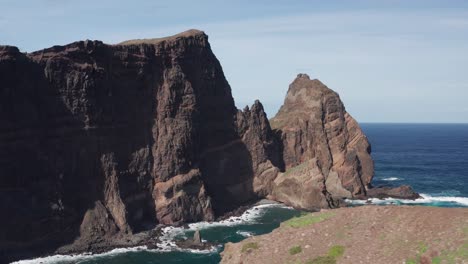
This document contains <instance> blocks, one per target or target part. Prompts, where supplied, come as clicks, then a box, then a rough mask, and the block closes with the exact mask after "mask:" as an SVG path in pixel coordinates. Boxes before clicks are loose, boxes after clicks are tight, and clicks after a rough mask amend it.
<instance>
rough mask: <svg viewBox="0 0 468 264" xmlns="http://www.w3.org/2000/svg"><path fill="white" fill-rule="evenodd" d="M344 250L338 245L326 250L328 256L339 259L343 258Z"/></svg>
mask: <svg viewBox="0 0 468 264" xmlns="http://www.w3.org/2000/svg"><path fill="white" fill-rule="evenodd" d="M344 250H345V248H344V247H343V246H340V245H336V246H333V247H331V248H330V249H329V250H328V256H330V257H334V258H339V257H341V256H343V253H344Z"/></svg>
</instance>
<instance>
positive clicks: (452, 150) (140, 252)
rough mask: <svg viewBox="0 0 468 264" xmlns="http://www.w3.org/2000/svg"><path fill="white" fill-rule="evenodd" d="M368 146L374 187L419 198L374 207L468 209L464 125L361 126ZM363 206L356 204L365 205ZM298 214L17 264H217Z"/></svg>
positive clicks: (270, 212)
mask: <svg viewBox="0 0 468 264" xmlns="http://www.w3.org/2000/svg"><path fill="white" fill-rule="evenodd" d="M361 127H362V129H363V130H364V133H365V134H366V135H367V136H368V138H369V141H370V142H371V145H372V156H373V158H374V161H375V177H374V181H373V185H374V186H380V185H386V186H398V185H402V184H407V185H411V186H412V187H413V188H414V189H415V190H416V191H417V192H419V193H420V194H421V196H422V198H421V199H417V200H415V201H411V200H396V199H386V200H376V199H373V200H371V202H372V203H374V204H409V205H425V206H442V207H468V124H377V123H364V124H361ZM363 203H365V201H360V202H355V204H358V205H359V204H363ZM300 213H301V212H299V211H297V210H294V209H292V208H290V207H286V206H283V205H279V204H276V205H275V204H273V205H259V206H256V207H254V208H252V209H249V210H247V211H246V213H244V214H243V215H242V216H240V217H235V218H232V219H230V220H225V221H221V222H215V223H206V222H201V223H194V224H190V225H189V228H186V229H183V228H171V227H168V228H166V229H165V235H164V239H163V240H164V241H165V242H164V243H162V246H163V248H164V249H163V250H159V251H156V250H146V249H144V248H129V249H116V250H113V251H111V252H108V253H104V254H100V255H85V254H83V255H77V256H60V255H57V256H51V257H46V258H38V259H34V260H24V261H20V262H19V263H22V264H25V263H57V264H58V263H60V264H70V263H81V264H91V263H93V264H96V263H109V264H124V263H125V264H127V263H148V264H149V263H154V264H162V263H164V264H166V263H167V264H170V263H194V264H196V263H218V262H219V261H220V259H221V257H220V255H219V253H220V252H221V251H222V244H223V243H225V242H238V241H241V240H242V239H244V238H246V237H248V236H251V235H259V234H264V233H268V232H270V231H271V230H273V229H275V228H276V227H278V226H279V224H280V222H282V221H285V220H287V219H289V218H292V217H294V216H297V215H299V214H300ZM196 229H198V230H200V233H201V235H202V238H203V239H205V240H207V241H210V242H213V243H215V244H217V245H218V246H216V247H214V248H212V249H211V250H205V251H180V250H179V249H177V247H176V246H175V244H174V243H173V241H174V239H177V238H183V237H190V236H191V235H192V234H193V232H194V231H195V230H196Z"/></svg>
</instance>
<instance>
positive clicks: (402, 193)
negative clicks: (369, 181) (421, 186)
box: [356, 185, 421, 200]
mask: <svg viewBox="0 0 468 264" xmlns="http://www.w3.org/2000/svg"><path fill="white" fill-rule="evenodd" d="M389 197H391V198H397V199H411V200H414V199H418V198H421V196H420V195H419V194H418V193H416V192H415V191H414V190H413V188H411V186H408V185H402V186H398V187H394V188H392V187H378V188H371V189H369V190H368V191H367V196H366V197H360V198H362V199H365V198H378V199H384V198H389ZM356 198H359V197H356Z"/></svg>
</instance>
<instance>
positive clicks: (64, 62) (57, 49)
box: [0, 30, 407, 262]
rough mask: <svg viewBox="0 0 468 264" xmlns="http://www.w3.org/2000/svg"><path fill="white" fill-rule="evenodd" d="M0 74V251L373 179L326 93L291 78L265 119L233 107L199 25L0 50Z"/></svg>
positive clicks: (317, 195) (13, 255) (359, 189)
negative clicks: (109, 40)
mask: <svg viewBox="0 0 468 264" xmlns="http://www.w3.org/2000/svg"><path fill="white" fill-rule="evenodd" d="M0 84H1V86H0V120H1V122H0V210H1V211H2V212H5V214H3V215H4V216H3V217H0V231H1V232H0V260H2V261H3V260H4V261H11V260H13V259H18V258H25V257H30V256H35V255H38V254H43V253H44V252H51V251H55V250H57V249H58V251H59V252H60V247H61V246H63V245H68V246H67V248H68V249H70V248H71V250H72V251H73V250H76V251H83V250H87V249H89V248H90V247H89V246H90V245H93V244H95V243H100V242H102V241H107V240H109V241H110V240H112V239H116V238H123V237H125V236H129V235H131V234H134V233H136V232H139V231H141V230H146V229H149V228H151V227H154V226H155V225H156V224H168V225H181V224H183V223H186V222H194V221H211V220H213V219H215V217H217V216H220V215H222V214H224V213H226V212H229V211H231V210H234V209H236V208H238V207H239V206H241V205H243V204H246V203H247V202H250V201H253V200H256V199H259V198H264V197H268V198H270V199H274V200H278V201H281V202H284V203H287V204H290V205H293V206H295V207H297V208H303V209H308V210H312V209H315V208H319V207H336V206H338V204H339V200H340V199H342V198H344V197H346V198H352V197H361V196H366V194H367V190H368V188H369V187H370V182H371V180H372V175H373V163H372V159H371V156H370V145H369V143H368V141H367V139H366V137H365V135H364V134H363V133H362V131H361V130H360V128H359V126H358V124H357V123H356V121H355V120H354V119H353V118H352V117H351V116H350V115H349V114H348V113H346V111H345V109H344V106H343V104H342V102H341V101H340V99H339V97H338V95H337V94H336V93H335V92H333V91H332V90H330V89H328V88H327V87H326V86H324V85H323V84H322V83H320V82H319V81H318V80H310V79H309V77H308V76H307V75H304V74H301V75H299V76H298V78H296V80H295V81H294V82H293V83H292V84H291V86H290V88H289V91H288V94H287V97H286V99H285V103H284V105H283V106H282V107H281V109H280V111H279V112H278V114H277V115H276V116H275V117H274V118H273V119H272V120H271V123H270V121H269V120H268V118H267V116H266V114H265V112H264V110H263V106H262V105H261V103H260V102H259V101H256V102H255V103H254V104H253V105H252V106H251V107H246V108H245V109H244V110H243V111H240V110H237V109H236V107H235V105H234V100H233V98H232V95H231V88H230V86H229V84H228V82H227V80H226V78H225V76H224V74H223V71H222V68H221V65H220V63H219V61H218V60H217V59H216V57H215V55H214V54H213V52H212V51H211V48H210V44H209V42H208V36H207V35H206V34H205V33H204V32H202V31H198V30H189V31H187V32H183V33H181V34H178V35H175V36H171V37H167V38H161V39H144V40H132V41H126V42H123V43H120V44H117V45H108V44H105V43H103V42H100V41H90V40H87V41H78V42H74V43H71V44H68V45H65V46H54V47H51V48H48V49H43V50H40V51H36V52H33V53H30V54H25V53H21V52H20V51H19V50H18V48H16V47H12V46H0ZM270 124H271V126H270ZM385 192H387V191H386V190H383V189H382V190H379V191H378V192H376V193H378V195H379V196H384V195H385V194H384V193H385ZM400 193H407V190H404V192H400ZM2 261H0V262H2Z"/></svg>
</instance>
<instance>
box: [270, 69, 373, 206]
mask: <svg viewBox="0 0 468 264" xmlns="http://www.w3.org/2000/svg"><path fill="white" fill-rule="evenodd" d="M270 121H271V125H272V127H273V128H274V129H276V130H278V131H279V133H280V134H281V140H282V142H283V144H282V145H283V148H284V149H283V160H284V163H285V168H286V171H285V172H284V173H280V174H279V175H278V177H277V178H276V179H275V181H274V188H273V197H274V198H275V199H277V200H279V201H282V202H285V203H288V204H291V205H293V206H296V207H299V208H305V209H310V208H313V207H322V208H323V207H327V206H329V207H335V206H337V199H336V198H352V197H354V196H356V195H365V194H366V190H367V189H368V188H369V186H370V182H371V180H372V176H373V173H374V167H373V161H372V158H371V156H370V145H369V142H368V140H367V138H366V136H365V135H364V133H363V132H362V131H361V129H360V128H359V126H358V124H357V122H356V121H355V120H354V119H353V118H352V117H351V116H350V115H349V114H348V113H347V112H346V110H345V108H344V106H343V103H342V102H341V100H340V98H339V96H338V94H337V93H335V92H334V91H332V90H331V89H329V88H328V87H326V86H325V85H324V84H322V83H321V82H320V81H319V80H316V79H314V80H311V79H310V78H309V76H308V75H306V74H299V75H298V76H297V78H296V79H295V80H294V81H293V82H292V83H291V85H290V86H289V90H288V93H287V95H286V99H285V100H284V104H283V106H281V108H280V110H279V112H278V113H277V114H276V116H275V117H273V118H272V119H271V120H270Z"/></svg>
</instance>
